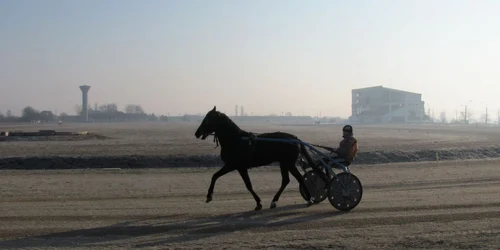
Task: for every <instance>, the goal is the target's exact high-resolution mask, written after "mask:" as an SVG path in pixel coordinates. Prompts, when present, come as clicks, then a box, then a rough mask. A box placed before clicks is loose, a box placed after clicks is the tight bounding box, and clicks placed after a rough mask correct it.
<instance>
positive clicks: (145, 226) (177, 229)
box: [0, 204, 343, 249]
mask: <svg viewBox="0 0 500 250" xmlns="http://www.w3.org/2000/svg"><path fill="white" fill-rule="evenodd" d="M301 208H305V205H303V204H299V205H288V206H283V207H277V208H275V209H272V210H270V209H266V210H261V211H248V212H243V213H231V214H223V215H219V216H214V217H211V218H206V217H204V218H198V219H192V220H187V221H185V220H182V219H175V217H172V216H170V217H160V218H152V219H150V220H140V221H129V222H124V223H118V224H114V225H111V226H106V227H99V228H91V229H82V230H73V231H68V232H61V233H52V234H46V235H41V236H34V237H27V238H21V239H16V240H7V241H1V242H0V248H2V249H4V248H29V247H35V248H37V247H75V246H92V245H94V244H97V245H98V246H106V245H108V246H113V245H115V244H116V242H115V243H112V242H113V241H125V242H126V241H127V240H131V239H132V238H136V240H133V241H132V242H129V243H126V244H134V246H135V247H153V246H158V245H165V244H172V243H180V242H188V241H195V240H200V239H204V238H210V237H214V236H218V235H223V234H227V233H232V232H236V231H244V230H250V229H256V228H270V227H271V228H272V227H281V226H289V225H293V224H297V223H301V222H310V221H314V220H318V219H322V218H325V217H327V216H329V217H331V216H336V215H341V214H343V213H341V212H338V211H331V210H329V211H328V212H323V213H308V212H307V210H305V211H300V210H299V209H301ZM294 210H295V211H294ZM283 217H291V218H285V219H282V220H280V218H283ZM163 221H168V222H163ZM156 234H157V236H156V237H153V238H155V239H156V240H152V239H149V240H148V239H137V238H138V237H144V236H152V235H156ZM159 237H160V239H158V238H159ZM106 242H108V243H106Z"/></svg>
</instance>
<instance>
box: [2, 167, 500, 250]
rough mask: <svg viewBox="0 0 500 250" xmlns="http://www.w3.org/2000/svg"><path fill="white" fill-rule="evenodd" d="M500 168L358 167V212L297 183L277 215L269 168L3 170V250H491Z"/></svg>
mask: <svg viewBox="0 0 500 250" xmlns="http://www.w3.org/2000/svg"><path fill="white" fill-rule="evenodd" d="M499 164H500V161H498V160H495V161H475V162H472V161H471V162H456V163H455V162H449V163H446V164H441V165H439V166H437V165H436V164H435V163H426V164H418V165H417V164H398V165H377V166H369V165H365V166H359V167H356V168H353V172H354V173H355V174H356V175H357V176H358V177H359V178H360V180H361V181H362V183H363V185H364V195H363V199H362V201H361V203H360V205H359V206H358V207H357V208H355V210H353V211H352V212H350V213H341V212H338V211H336V210H335V209H334V208H333V207H332V206H331V205H330V204H329V203H328V200H326V201H324V202H323V203H321V204H319V205H315V206H313V207H310V208H306V207H305V203H304V201H303V200H302V198H301V197H300V195H299V192H298V184H297V182H296V181H295V180H293V179H292V182H291V183H290V184H289V186H288V187H287V189H286V190H285V192H284V193H283V195H282V198H281V200H280V202H279V203H278V208H276V209H275V210H270V209H268V206H269V203H270V201H271V199H272V196H273V195H274V193H275V192H276V191H277V189H278V187H279V185H280V174H279V172H278V171H277V169H276V168H270V167H266V168H262V169H255V170H252V171H251V172H250V178H251V179H252V181H253V185H254V188H255V190H256V192H257V193H258V194H259V195H260V196H261V198H262V200H263V201H264V203H263V204H264V206H265V209H263V210H262V211H258V212H254V211H252V210H253V208H254V206H255V203H254V201H253V199H252V197H251V195H250V194H249V193H248V192H247V191H246V189H245V187H244V185H243V182H242V180H241V178H240V177H239V175H238V174H237V173H230V174H228V175H226V176H224V177H222V178H221V179H219V181H218V183H217V185H216V188H215V193H214V200H213V201H212V202H211V203H208V204H206V203H205V202H204V201H205V196H206V191H207V188H208V185H209V181H210V178H211V176H212V174H213V173H214V172H215V171H216V169H158V170H153V169H151V170H107V171H106V170H60V171H57V170H54V171H2V172H1V173H0V174H1V175H2V178H1V179H0V186H1V187H2V189H1V195H0V199H1V200H0V213H1V215H0V216H1V219H0V220H1V221H2V223H0V238H1V239H2V240H1V242H0V248H2V249H3V248H13V249H14V248H15V249H19V248H23V247H26V248H57V247H61V248H73V247H80V248H106V249H116V248H129V247H146V248H157V247H158V248H177V247H180V248H182V247H185V248H189V249H193V248H204V249H206V248H209V249H220V248H222V249H224V248H229V249H237V248H240V247H242V248H268V247H272V248H282V249H293V248H301V249H302V248H316V249H324V248H347V249H351V248H357V249H368V248H383V249H387V248H393V249H402V248H432V249H463V248H474V249H479V248H491V249H493V248H497V247H498V245H499V244H500V192H499V191H500V187H499V185H500V171H499V169H498V166H499Z"/></svg>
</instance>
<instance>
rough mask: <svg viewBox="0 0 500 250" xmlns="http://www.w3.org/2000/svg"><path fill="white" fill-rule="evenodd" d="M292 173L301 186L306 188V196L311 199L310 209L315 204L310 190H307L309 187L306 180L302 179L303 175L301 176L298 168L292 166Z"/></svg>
mask: <svg viewBox="0 0 500 250" xmlns="http://www.w3.org/2000/svg"><path fill="white" fill-rule="evenodd" d="M290 173H291V174H292V175H293V177H295V179H297V181H298V182H299V184H301V185H302V186H304V191H305V193H306V196H307V197H309V199H308V201H307V206H308V207H309V206H311V205H313V204H314V203H313V201H312V197H311V193H309V190H308V189H307V186H306V185H305V183H304V178H303V177H302V175H301V174H300V172H299V170H298V169H297V167H296V166H295V165H292V167H290Z"/></svg>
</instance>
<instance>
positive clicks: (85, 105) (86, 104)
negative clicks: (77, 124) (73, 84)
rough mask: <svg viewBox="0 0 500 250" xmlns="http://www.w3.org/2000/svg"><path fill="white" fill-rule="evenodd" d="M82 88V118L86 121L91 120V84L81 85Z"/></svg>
mask: <svg viewBox="0 0 500 250" xmlns="http://www.w3.org/2000/svg"><path fill="white" fill-rule="evenodd" d="M80 90H81V91H82V120H83V121H84V122H88V121H89V98H88V93H89V90H90V86H88V85H82V86H80Z"/></svg>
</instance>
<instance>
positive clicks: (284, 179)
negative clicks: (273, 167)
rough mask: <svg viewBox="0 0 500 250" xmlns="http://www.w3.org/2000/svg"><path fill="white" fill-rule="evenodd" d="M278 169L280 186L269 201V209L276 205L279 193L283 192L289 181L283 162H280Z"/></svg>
mask: <svg viewBox="0 0 500 250" xmlns="http://www.w3.org/2000/svg"><path fill="white" fill-rule="evenodd" d="M280 169H281V187H280V189H279V190H278V192H277V193H276V195H274V198H273V201H272V202H271V209H273V208H275V207H276V203H277V202H278V200H279V199H280V196H281V193H283V190H285V188H286V186H287V185H288V183H290V176H289V174H288V168H287V167H286V166H285V165H284V164H283V163H280Z"/></svg>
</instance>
